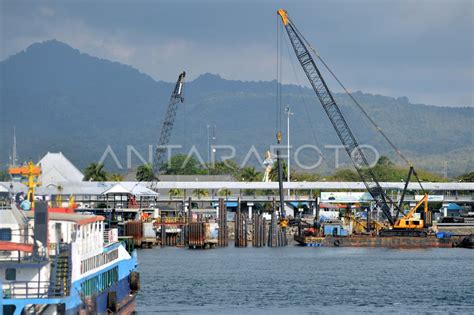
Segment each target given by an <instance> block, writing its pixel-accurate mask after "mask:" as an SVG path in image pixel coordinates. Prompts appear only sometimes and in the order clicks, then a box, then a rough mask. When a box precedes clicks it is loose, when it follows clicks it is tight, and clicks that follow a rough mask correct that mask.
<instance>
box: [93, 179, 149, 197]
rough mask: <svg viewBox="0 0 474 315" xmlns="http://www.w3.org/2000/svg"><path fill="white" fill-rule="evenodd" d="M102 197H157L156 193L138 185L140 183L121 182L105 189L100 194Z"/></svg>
mask: <svg viewBox="0 0 474 315" xmlns="http://www.w3.org/2000/svg"><path fill="white" fill-rule="evenodd" d="M102 194H103V195H111V194H123V195H125V194H130V195H134V196H137V197H153V196H158V193H156V192H154V191H153V190H151V189H148V188H146V187H145V186H142V185H140V182H138V183H133V182H121V183H117V184H115V185H114V186H112V187H111V188H109V189H107V190H106V191H104V192H103V193H102Z"/></svg>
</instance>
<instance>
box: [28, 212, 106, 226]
mask: <svg viewBox="0 0 474 315" xmlns="http://www.w3.org/2000/svg"><path fill="white" fill-rule="evenodd" d="M26 216H27V217H28V218H29V219H33V218H34V217H35V213H34V211H29V212H26ZM48 216H49V220H50V221H67V222H74V223H77V224H79V225H83V224H88V223H92V222H97V221H104V219H105V218H104V217H103V216H100V215H87V214H75V213H74V214H71V213H58V212H48Z"/></svg>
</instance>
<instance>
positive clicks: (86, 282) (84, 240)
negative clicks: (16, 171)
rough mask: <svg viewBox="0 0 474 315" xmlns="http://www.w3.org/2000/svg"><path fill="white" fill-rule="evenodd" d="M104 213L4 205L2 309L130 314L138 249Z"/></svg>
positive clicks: (0, 224) (0, 223) (16, 314)
mask: <svg viewBox="0 0 474 315" xmlns="http://www.w3.org/2000/svg"><path fill="white" fill-rule="evenodd" d="M130 245H131V244H129V243H126V242H125V241H123V240H122V241H119V239H118V233H117V229H106V227H105V222H104V217H102V216H96V215H81V214H75V213H67V212H63V213H61V212H50V211H48V209H47V207H46V204H41V203H37V204H36V206H35V211H28V212H25V211H22V210H19V209H18V208H17V207H16V206H15V205H14V204H12V205H9V204H8V205H4V206H2V207H0V286H1V288H2V291H1V296H0V309H1V310H2V313H3V314H5V315H10V314H13V315H20V314H119V313H121V314H130V313H132V312H133V310H134V308H135V296H136V294H137V292H138V290H139V288H140V278H139V273H138V262H137V255H136V251H135V250H134V249H133V246H130Z"/></svg>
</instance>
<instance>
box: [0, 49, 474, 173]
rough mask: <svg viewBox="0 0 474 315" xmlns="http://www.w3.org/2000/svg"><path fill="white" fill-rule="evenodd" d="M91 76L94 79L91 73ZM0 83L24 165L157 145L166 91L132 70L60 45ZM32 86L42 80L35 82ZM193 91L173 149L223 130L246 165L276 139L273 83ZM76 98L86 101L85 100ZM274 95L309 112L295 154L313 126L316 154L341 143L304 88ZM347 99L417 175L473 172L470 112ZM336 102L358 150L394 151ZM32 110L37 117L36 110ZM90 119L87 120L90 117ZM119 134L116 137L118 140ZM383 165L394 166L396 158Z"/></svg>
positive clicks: (300, 114) (83, 161) (36, 54)
mask: <svg viewBox="0 0 474 315" xmlns="http://www.w3.org/2000/svg"><path fill="white" fill-rule="evenodd" d="M45 55H47V56H49V59H48V60H49V61H50V62H47V63H46V62H44V56H45ZM91 69H92V70H94V71H92V72H91ZM0 74H1V75H2V78H8V80H3V81H2V92H4V93H2V105H5V110H3V111H2V117H1V118H2V122H5V124H4V125H3V130H4V131H5V132H2V133H0V141H1V143H5V144H6V143H10V142H11V139H12V132H13V123H14V122H18V121H22V122H23V125H22V130H23V133H24V134H30V135H33V134H34V135H35V141H31V142H30V143H28V145H26V143H24V144H23V146H22V155H23V156H25V157H28V156H33V157H36V156H40V155H42V154H44V152H45V148H49V147H58V144H59V145H60V149H61V151H62V152H65V153H66V155H67V157H68V159H70V160H71V161H72V162H73V163H74V164H76V165H78V166H80V167H81V168H84V167H85V166H87V163H88V162H89V161H97V159H98V158H99V157H100V156H102V154H103V153H104V149H105V148H107V146H108V145H109V144H110V141H111V139H115V141H114V143H113V145H112V148H113V150H114V151H115V152H116V153H117V158H118V160H119V161H120V162H121V163H122V165H125V162H126V154H123V153H124V152H122V153H121V150H122V148H124V146H125V145H126V144H129V143H136V142H137V139H140V142H141V143H143V144H151V143H156V140H157V139H156V128H157V121H156V117H162V116H163V115H164V110H165V106H160V107H158V108H157V106H156V101H157V99H159V100H162V101H163V102H167V100H168V98H169V93H170V91H171V89H172V88H173V86H172V83H166V82H163V81H161V80H156V81H155V80H154V79H153V78H151V77H150V76H148V75H146V74H144V73H141V72H139V71H137V70H136V69H133V68H132V67H129V66H124V65H122V64H119V63H116V62H110V61H107V60H104V59H99V58H95V57H93V56H89V55H87V54H81V53H80V52H79V51H77V50H75V49H74V48H72V47H69V46H68V45H66V44H63V43H60V42H58V41H47V42H44V43H39V44H35V45H33V46H32V47H31V49H26V50H24V51H23V52H21V53H19V54H16V55H12V56H11V57H9V58H7V59H5V60H3V61H2V62H1V64H0ZM38 77H41V78H42V79H41V80H37V79H34V78H38ZM71 78H74V84H71ZM191 84H193V85H194V87H195V88H193V89H188V90H187V94H186V101H185V102H186V111H182V110H178V112H177V117H176V122H175V127H174V130H173V141H174V143H176V144H182V145H183V146H184V149H185V150H188V149H189V148H190V146H191V145H196V147H197V148H198V149H199V152H201V153H204V152H207V151H206V148H207V139H206V137H205V136H203V135H204V124H203V122H206V121H211V120H212V121H216V122H219V125H220V126H222V128H220V129H219V141H220V142H222V143H225V144H229V145H233V146H234V147H235V148H236V157H235V160H236V161H238V162H240V161H241V160H242V159H243V158H244V156H245V154H246V153H247V152H248V149H249V147H250V146H251V145H255V147H256V149H257V150H258V152H264V150H266V149H267V147H268V145H269V143H271V142H272V141H273V139H274V133H275V130H274V125H273V123H272V122H273V120H272V118H271V117H270V116H271V115H270V116H269V114H268V113H274V110H275V108H274V100H275V89H274V84H273V83H271V82H241V81H232V80H225V79H223V78H221V77H219V76H216V75H211V74H206V75H203V76H200V77H198V78H196V79H195V80H194V81H193V82H192V83H191ZM124 87H127V88H124ZM84 90H87V93H83V91H84ZM25 91H28V93H25ZM131 91H133V93H131ZM282 91H283V92H284V93H283V95H282V98H283V102H284V103H285V104H296V103H301V101H304V102H305V103H307V104H311V106H310V107H309V108H308V110H307V111H305V110H302V109H301V108H296V107H295V110H294V112H295V113H294V116H293V118H292V126H293V127H294V132H293V134H292V141H294V143H293V145H295V146H299V145H301V144H314V139H312V136H311V134H312V133H311V132H310V130H311V125H313V126H315V127H316V130H315V131H316V132H317V134H318V139H320V140H321V142H320V144H319V145H318V146H319V147H320V148H321V149H322V148H323V146H324V145H327V144H332V145H334V144H339V143H340V141H339V139H338V138H337V135H336V133H335V132H334V129H333V127H332V125H331V123H330V122H329V120H328V118H327V115H326V114H325V113H324V110H323V108H322V106H320V105H319V103H318V102H317V101H316V97H315V95H314V92H313V91H312V90H311V89H309V88H306V87H298V86H294V85H285V86H284V87H283V89H282ZM7 92H8V93H7ZM353 95H354V97H355V98H356V99H357V100H358V101H359V102H360V103H361V104H362V106H363V107H364V109H365V110H366V111H367V112H368V114H369V115H370V117H372V119H374V120H375V121H376V122H377V124H378V125H379V126H380V127H381V128H382V129H383V130H384V132H385V133H386V134H387V135H388V136H389V137H390V139H392V140H393V141H394V142H395V144H396V146H397V147H399V148H400V150H401V151H402V152H404V153H405V154H406V155H408V156H410V159H411V160H413V162H414V163H415V165H416V166H417V167H419V168H423V169H426V170H429V171H432V172H439V173H442V172H444V171H445V170H446V169H447V171H448V176H450V177H452V178H454V177H457V176H459V175H460V174H462V173H465V172H468V171H473V169H472V165H473V163H472V156H474V149H472V121H473V119H474V107H464V108H462V107H438V106H429V105H422V104H412V103H410V102H409V100H408V99H406V98H404V97H400V98H393V97H386V96H382V95H371V94H367V93H362V92H354V93H353ZM335 97H336V99H337V101H338V103H339V105H340V107H341V111H342V112H343V113H344V115H345V116H346V118H347V120H348V122H349V124H350V125H351V128H352V129H353V132H354V133H355V135H356V136H357V138H358V140H359V143H360V144H370V145H372V146H374V147H375V148H377V150H378V151H379V152H380V153H381V154H385V155H387V154H388V153H389V152H392V150H391V148H390V146H389V145H387V144H386V143H385V140H384V139H383V138H382V137H381V136H380V135H379V134H378V132H377V131H376V130H374V128H372V127H371V126H370V124H369V122H368V121H367V119H366V118H365V117H364V115H363V114H362V113H361V112H360V110H359V109H358V108H357V107H356V106H355V105H354V104H353V102H352V101H351V100H350V98H349V97H348V96H347V95H345V94H339V93H335ZM160 102H161V101H160ZM97 104H101V106H96V105H97ZM130 104H136V106H130ZM450 105H458V106H463V105H467V104H450ZM38 106H40V107H41V109H42V110H41V111H38ZM117 108H120V110H117ZM58 109H60V111H61V113H68V115H69V116H68V117H67V119H62V120H58V119H57V117H56V116H55V115H51V113H57V112H58ZM91 110H92V111H93V112H94V115H91ZM308 115H309V117H310V118H311V119H312V121H310V120H309V119H308V117H307V116H308ZM36 121H41V122H42V123H43V124H42V129H41V132H37V126H36V125H35V123H34V122H36ZM84 121H87V128H84ZM126 121H140V123H139V124H137V125H136V126H134V128H132V129H133V130H132V129H131V130H128V132H125V133H120V131H121V130H122V129H123V125H122V124H120V123H117V122H126ZM104 126H107V128H104ZM224 126H226V127H224ZM227 126H228V127H227ZM119 133H120V137H117V134H119ZM200 133H201V134H200ZM256 135H258V136H256ZM64 139H77V141H64ZM2 148H3V147H2ZM137 150H139V151H140V153H141V154H142V155H144V156H145V154H146V148H144V147H143V148H139V147H137ZM326 153H327V154H326ZM341 153H342V152H341ZM323 154H324V155H325V157H327V158H328V160H330V162H333V161H332V158H333V157H334V151H332V150H329V151H324V152H323ZM389 157H390V158H392V160H393V161H395V157H392V156H389ZM314 158H315V155H314V154H312V153H308V154H301V162H304V163H307V164H311V163H312V162H314V161H315V159H314ZM0 161H1V162H2V163H6V162H7V161H8V150H6V148H4V150H1V151H0ZM105 163H106V167H107V168H108V169H109V170H110V171H114V172H115V171H118V170H117V169H112V167H116V166H115V163H114V162H113V160H112V159H111V157H110V156H108V157H107V159H106V160H105ZM254 163H255V162H254ZM331 164H332V163H331ZM332 165H334V164H332ZM255 166H257V165H256V164H255ZM202 168H205V167H198V168H197V169H194V170H192V171H190V172H187V171H186V170H176V169H173V168H170V169H169V170H168V171H169V173H173V174H185V173H186V174H201V171H203V170H202ZM257 169H258V168H257ZM332 171H334V170H333V169H331V170H329V172H332ZM216 172H220V171H219V170H216ZM318 172H322V170H318ZM206 173H207V172H206V171H204V172H202V174H206Z"/></svg>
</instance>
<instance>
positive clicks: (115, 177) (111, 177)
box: [108, 173, 123, 182]
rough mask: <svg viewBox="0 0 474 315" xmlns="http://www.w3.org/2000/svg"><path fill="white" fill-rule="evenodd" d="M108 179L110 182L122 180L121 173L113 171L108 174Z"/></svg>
mask: <svg viewBox="0 0 474 315" xmlns="http://www.w3.org/2000/svg"><path fill="white" fill-rule="evenodd" d="M108 180H109V181H111V182H121V181H123V175H122V174H118V173H113V174H110V175H109V176H108Z"/></svg>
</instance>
